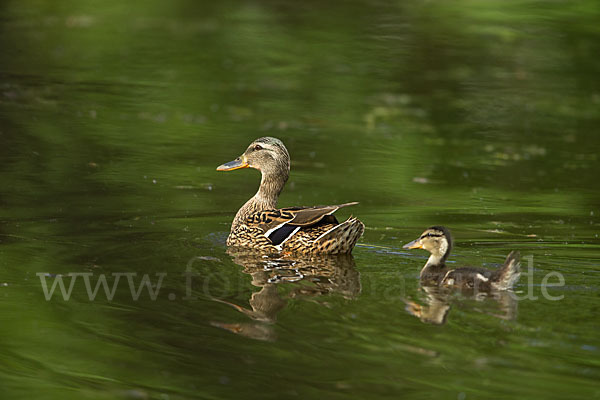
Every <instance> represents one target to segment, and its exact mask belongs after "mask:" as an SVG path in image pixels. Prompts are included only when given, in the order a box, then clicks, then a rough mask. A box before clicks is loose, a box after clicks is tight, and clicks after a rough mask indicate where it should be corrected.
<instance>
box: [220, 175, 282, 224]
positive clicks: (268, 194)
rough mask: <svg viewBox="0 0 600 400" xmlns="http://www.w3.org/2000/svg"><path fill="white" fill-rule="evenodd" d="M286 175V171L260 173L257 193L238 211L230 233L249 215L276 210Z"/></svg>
mask: <svg viewBox="0 0 600 400" xmlns="http://www.w3.org/2000/svg"><path fill="white" fill-rule="evenodd" d="M288 175H289V172H288V170H285V171H278V172H277V173H265V172H262V178H261V180H260V187H259V188H258V192H256V194H255V195H254V196H253V197H252V198H251V199H250V200H248V201H247V202H246V204H244V205H243V206H242V207H241V208H240V209H239V210H238V212H237V214H236V215H235V218H234V220H233V223H232V224H231V231H232V232H233V231H234V230H235V229H236V228H237V227H238V226H239V225H240V224H242V223H243V222H244V221H245V220H246V219H247V218H248V217H249V216H250V215H251V214H253V213H255V212H259V211H263V210H269V209H273V208H277V199H279V194H280V193H281V191H282V190H283V187H284V186H285V182H286V181H287V179H288Z"/></svg>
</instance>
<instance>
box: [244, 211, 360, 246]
mask: <svg viewBox="0 0 600 400" xmlns="http://www.w3.org/2000/svg"><path fill="white" fill-rule="evenodd" d="M355 204H358V203H357V202H352V203H345V204H337V205H332V206H317V207H288V208H280V209H276V210H265V211H260V212H257V213H254V214H252V215H250V216H249V217H248V219H247V220H246V224H247V225H248V226H249V227H254V228H260V229H261V230H262V231H263V232H264V233H263V234H264V236H266V237H267V238H269V240H271V242H272V243H273V245H275V246H277V245H279V244H282V243H283V242H285V241H286V240H288V239H289V238H290V237H291V236H293V235H294V234H295V233H296V232H298V231H299V230H300V228H302V227H308V226H313V225H316V224H318V223H331V224H335V225H337V224H338V221H337V219H336V218H335V217H334V216H333V213H334V212H336V211H337V210H339V209H340V208H342V207H347V206H352V205H355Z"/></svg>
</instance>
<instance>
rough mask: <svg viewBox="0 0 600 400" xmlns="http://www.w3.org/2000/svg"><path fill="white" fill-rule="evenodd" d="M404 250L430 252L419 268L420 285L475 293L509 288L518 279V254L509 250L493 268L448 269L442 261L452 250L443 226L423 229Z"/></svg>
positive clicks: (446, 230) (448, 235)
mask: <svg viewBox="0 0 600 400" xmlns="http://www.w3.org/2000/svg"><path fill="white" fill-rule="evenodd" d="M402 248H404V249H424V250H427V251H428V252H429V253H430V256H429V259H428V260H427V262H426V263H425V266H424V267H423V269H422V270H421V273H420V280H421V285H422V286H438V287H441V288H457V289H461V290H473V291H475V292H478V293H485V292H494V291H501V290H510V289H512V288H513V286H514V285H515V283H516V282H517V281H518V280H519V277H520V275H521V272H520V267H521V264H520V254H519V252H518V251H512V252H511V253H510V254H509V255H508V256H507V257H506V261H505V262H504V264H503V265H502V266H501V267H500V268H499V269H497V270H489V269H486V268H476V267H461V268H449V267H448V266H446V260H447V259H448V256H449V255H450V251H451V250H452V235H451V234H450V231H449V230H448V229H447V228H446V227H443V226H432V227H430V228H428V229H426V230H425V231H424V232H423V233H422V234H421V235H420V236H419V237H418V238H417V239H415V240H413V241H412V242H410V243H407V244H405V245H404V246H402Z"/></svg>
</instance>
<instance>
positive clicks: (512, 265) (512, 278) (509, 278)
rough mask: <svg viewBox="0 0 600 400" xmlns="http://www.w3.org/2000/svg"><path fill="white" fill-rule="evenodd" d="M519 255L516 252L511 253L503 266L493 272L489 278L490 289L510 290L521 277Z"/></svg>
mask: <svg viewBox="0 0 600 400" xmlns="http://www.w3.org/2000/svg"><path fill="white" fill-rule="evenodd" d="M520 257H521V255H520V254H519V252H518V251H512V252H511V253H510V254H509V255H508V256H507V257H506V261H505V262H504V265H503V266H502V268H500V269H499V270H497V271H495V272H494V274H493V275H492V277H491V281H492V287H493V288H494V289H496V290H508V289H512V287H513V286H514V284H515V283H517V281H518V280H519V277H520V276H521V261H520V260H519V259H520Z"/></svg>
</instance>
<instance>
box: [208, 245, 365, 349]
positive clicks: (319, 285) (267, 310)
mask: <svg viewBox="0 0 600 400" xmlns="http://www.w3.org/2000/svg"><path fill="white" fill-rule="evenodd" d="M228 253H229V254H230V255H231V257H232V259H233V261H234V262H235V263H236V264H238V265H240V266H242V267H243V268H244V269H243V272H244V273H246V274H249V275H250V276H251V277H252V285H254V286H256V287H260V288H261V289H260V290H259V291H257V292H254V293H252V295H251V297H250V299H249V301H248V303H249V305H250V307H249V308H247V307H243V306H241V305H238V304H234V303H232V302H229V301H225V300H222V299H214V300H215V301H218V302H220V303H224V304H227V305H229V306H231V307H233V308H234V309H235V310H237V311H239V312H240V313H242V314H244V315H246V316H247V317H249V318H250V319H251V321H249V322H244V323H222V322H213V323H212V325H214V326H217V327H219V328H223V329H227V330H228V331H230V332H233V333H236V334H239V335H242V336H246V337H249V338H252V339H258V340H275V339H276V335H275V330H274V328H273V324H274V323H275V322H276V321H277V314H278V313H279V312H280V311H281V310H283V309H284V308H285V307H286V304H287V300H288V299H290V298H307V299H314V298H315V297H318V296H325V295H330V294H334V293H335V294H338V295H341V296H343V297H344V298H346V299H354V298H356V297H357V296H358V295H359V294H360V276H359V273H358V271H357V270H356V265H355V263H354V258H353V257H352V256H351V255H336V256H333V255H329V256H304V257H302V258H290V257H280V256H273V255H262V254H257V253H251V252H247V251H240V250H234V249H229V250H228ZM281 285H285V286H286V289H287V290H280V289H279V288H280V286H281Z"/></svg>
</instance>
